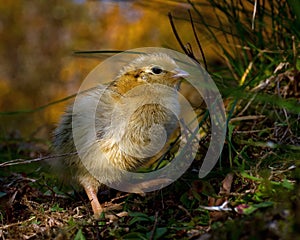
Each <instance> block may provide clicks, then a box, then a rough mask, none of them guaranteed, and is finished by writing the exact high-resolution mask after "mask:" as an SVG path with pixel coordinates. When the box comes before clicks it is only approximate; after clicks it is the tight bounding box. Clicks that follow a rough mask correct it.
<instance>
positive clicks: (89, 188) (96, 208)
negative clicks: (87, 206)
mask: <svg viewBox="0 0 300 240" xmlns="http://www.w3.org/2000/svg"><path fill="white" fill-rule="evenodd" d="M83 187H84V190H85V192H86V194H87V196H88V198H89V200H90V202H91V205H92V209H93V212H94V216H95V217H96V218H99V217H100V216H101V213H102V212H103V208H102V207H101V205H100V203H99V200H98V197H97V192H98V188H97V187H95V186H93V184H89V183H85V184H83Z"/></svg>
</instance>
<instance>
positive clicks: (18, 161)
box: [0, 152, 77, 167]
mask: <svg viewBox="0 0 300 240" xmlns="http://www.w3.org/2000/svg"><path fill="white" fill-rule="evenodd" d="M76 154H77V152H74V153H65V154H61V155H52V156H46V157H40V158H33V159H13V160H10V161H7V162H4V163H1V164H0V167H7V166H13V165H19V164H28V163H33V162H39V161H43V160H47V159H52V158H58V157H66V156H73V155H76Z"/></svg>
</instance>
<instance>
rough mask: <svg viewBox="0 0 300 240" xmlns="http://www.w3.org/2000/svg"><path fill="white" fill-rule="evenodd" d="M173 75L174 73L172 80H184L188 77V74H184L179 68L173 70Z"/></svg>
mask: <svg viewBox="0 0 300 240" xmlns="http://www.w3.org/2000/svg"><path fill="white" fill-rule="evenodd" d="M173 73H174V75H173V78H185V77H188V76H189V75H190V74H189V73H188V72H186V71H184V70H182V69H180V68H175V69H174V71H173Z"/></svg>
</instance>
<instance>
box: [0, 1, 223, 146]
mask: <svg viewBox="0 0 300 240" xmlns="http://www.w3.org/2000/svg"><path fill="white" fill-rule="evenodd" d="M205 7H206V5H205V4H203V5H201V9H203V12H204V13H205V16H207V18H211V19H213V16H210V15H211V14H209V11H205ZM188 9H191V5H190V4H188V3H187V2H180V1H157V0H155V1H108V0H103V1H84V0H66V1H51V4H50V3H49V2H48V1H37V0H33V1H22V0H16V1H5V3H4V2H3V3H2V4H0V112H2V114H1V115H0V124H1V127H0V135H1V138H5V137H7V136H9V135H17V136H19V137H20V136H22V138H24V139H33V138H34V139H44V140H45V139H47V140H49V139H50V138H51V132H52V130H53V128H54V127H55V124H56V123H57V121H58V120H59V116H60V115H61V114H62V113H63V110H64V108H65V105H66V104H67V103H68V102H67V101H63V102H60V103H58V104H54V105H51V106H49V107H47V108H44V109H42V110H38V111H33V112H30V113H22V112H23V111H27V110H32V109H36V108H38V107H40V106H44V105H47V104H49V103H51V102H54V101H57V100H59V99H62V98H64V97H67V96H69V95H72V94H74V93H76V92H77V90H78V88H79V86H80V84H81V82H82V81H83V80H84V78H85V77H86V75H87V74H88V73H89V72H90V71H91V70H92V69H93V68H94V67H95V66H96V65H97V64H99V63H100V62H101V61H103V60H105V59H106V58H107V57H109V55H101V54H100V55H99V54H98V55H89V56H86V55H85V56H81V55H80V56H78V55H75V54H74V51H77V50H83V51H84V50H128V49H132V48H138V47H160V46H162V47H167V48H171V49H174V50H178V51H181V50H180V46H179V44H178V43H177V41H176V38H175V37H174V34H173V32H172V28H171V26H170V22H169V19H168V13H169V12H171V13H172V14H173V15H174V16H176V18H177V19H175V20H174V21H175V23H176V27H177V29H178V32H179V33H180V34H181V35H182V37H183V39H184V41H188V42H190V43H191V44H193V43H194V37H193V32H192V28H191V25H190V22H189V21H187V19H188V12H187V10H188ZM199 37H200V40H201V43H202V45H203V48H204V51H205V56H206V58H207V61H208V62H209V63H212V62H213V63H218V64H220V62H221V61H222V60H221V59H219V58H220V56H219V55H217V54H216V52H215V50H214V46H213V44H212V43H211V41H209V39H207V38H205V35H204V34H203V35H202V34H201V32H200V35H199ZM181 52H182V51H181ZM195 54H197V55H198V56H201V55H200V53H199V52H197V51H195ZM3 112H4V113H3ZM14 137H16V136H14Z"/></svg>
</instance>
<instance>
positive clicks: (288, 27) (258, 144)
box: [0, 0, 300, 240]
mask: <svg viewBox="0 0 300 240" xmlns="http://www.w3.org/2000/svg"><path fill="white" fill-rule="evenodd" d="M188 4H189V6H190V8H191V11H190V17H182V16H176V14H172V15H171V16H170V19H171V22H172V23H173V31H174V32H175V33H176V34H178V38H177V40H178V41H179V42H183V43H185V41H187V42H192V43H193V41H194V39H186V37H185V35H184V34H180V33H179V32H180V31H179V30H178V33H177V30H176V23H178V22H181V21H186V22H187V23H189V24H190V25H191V31H192V26H194V36H195V39H198V38H199V36H201V35H204V36H205V38H206V39H204V38H202V37H201V38H200V39H201V41H197V40H196V41H195V43H193V44H190V45H185V44H181V47H182V48H183V49H182V50H183V51H184V52H186V53H187V54H188V55H190V56H191V57H193V58H195V59H196V60H197V61H199V62H201V61H202V63H203V64H204V60H203V59H205V58H203V56H200V55H199V56H198V55H197V53H201V52H202V50H203V49H204V50H205V48H204V46H203V45H204V44H203V42H204V43H205V42H207V41H209V42H213V44H214V46H215V50H216V51H217V52H218V53H219V55H220V56H221V57H222V58H223V59H222V61H219V62H216V63H212V62H210V61H209V60H208V59H207V66H208V69H207V70H208V72H209V73H210V74H211V76H212V77H213V78H214V80H215V82H216V84H217V85H218V87H219V89H220V92H221V94H222V96H223V98H224V103H225V107H226V113H227V123H228V129H227V137H226V143H225V146H224V150H223V152H222V155H221V157H220V160H219V162H218V164H217V166H216V167H215V168H214V170H213V171H212V172H211V173H210V174H209V175H208V176H207V177H206V178H205V179H198V177H197V172H196V171H193V169H199V167H200V166H201V159H202V158H203V156H202V153H201V152H200V153H199V154H198V155H197V159H196V160H195V161H194V163H193V165H192V166H191V168H190V169H189V170H188V171H187V172H186V173H185V174H184V176H182V177H181V178H180V179H179V180H178V181H176V182H175V183H173V184H171V185H170V186H169V187H167V188H164V189H162V190H160V191H157V192H154V193H151V194H146V196H140V195H136V194H125V193H119V192H116V191H114V190H111V191H110V192H109V193H108V192H106V191H104V192H102V193H101V197H100V201H102V202H104V203H105V204H104V205H105V207H106V208H107V209H108V211H109V212H111V213H115V214H117V213H119V212H122V211H125V212H127V213H128V214H127V216H125V217H122V218H119V219H117V220H116V221H114V222H108V221H107V220H105V219H100V220H94V219H93V218H92V212H91V209H90V206H89V202H88V200H87V198H86V196H85V195H84V194H83V193H82V192H78V191H77V190H75V191H70V190H65V189H61V188H60V184H59V183H58V182H57V181H56V180H53V179H52V177H51V176H49V175H48V174H45V173H41V172H42V171H36V168H37V167H36V166H38V164H37V163H31V164H27V165H17V166H10V167H5V168H1V174H0V210H1V212H0V237H2V236H4V237H3V239H9V238H15V239H18V238H22V237H24V236H26V237H27V239H31V238H32V239H34V238H44V239H51V238H54V237H57V238H58V239H80V240H82V239H99V238H101V237H103V238H105V239H196V238H199V237H200V239H202V238H201V237H203V239H297V238H299V236H300V220H299V219H300V170H299V168H300V164H299V160H300V120H299V118H300V117H299V116H300V115H299V114H300V107H299V106H300V105H299V101H300V58H299V56H300V55H299V50H300V47H299V46H300V29H299V25H300V22H299V21H300V10H299V3H297V1H295V0H283V1H275V0H266V1H250V0H249V1H248V0H247V1H226V0H220V1H217V0H208V1H207V2H205V3H202V2H201V3H197V2H196V1H188ZM204 11H205V12H207V11H209V12H210V13H211V15H210V16H209V17H208V18H207V15H205V16H204V15H203V14H204ZM174 27H175V28H174ZM204 33H205V34H204ZM200 44H201V45H202V46H201V45H200ZM202 48H203V49H202ZM201 49H202V50H201ZM204 53H205V51H204ZM204 56H205V55H204ZM200 117H201V116H200ZM207 124H209V123H207ZM45 143H46V144H45ZM208 144H209V133H208V135H206V136H203V138H202V139H201V146H202V147H203V148H204V149H205V147H207V146H208ZM45 145H48V141H45V140H44V141H41V140H32V139H22V138H20V137H19V136H1V142H0V157H1V159H0V161H1V162H5V161H8V160H11V159H17V158H23V157H24V158H25V157H26V158H34V157H39V156H38V155H37V153H40V152H42V153H45V152H46V150H45ZM170 156H172V154H170V155H168V157H170ZM33 164H35V165H33ZM161 164H162V165H163V164H165V161H163V162H162V163H161ZM28 166H30V167H28ZM155 167H156V166H155ZM155 167H154V168H153V169H155ZM2 169H5V171H2ZM8 173H9V174H8ZM25 173H26V175H25ZM224 203H225V204H224ZM226 203H227V204H226Z"/></svg>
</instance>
